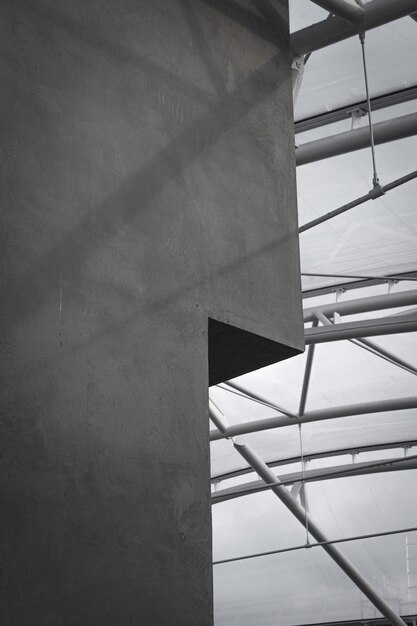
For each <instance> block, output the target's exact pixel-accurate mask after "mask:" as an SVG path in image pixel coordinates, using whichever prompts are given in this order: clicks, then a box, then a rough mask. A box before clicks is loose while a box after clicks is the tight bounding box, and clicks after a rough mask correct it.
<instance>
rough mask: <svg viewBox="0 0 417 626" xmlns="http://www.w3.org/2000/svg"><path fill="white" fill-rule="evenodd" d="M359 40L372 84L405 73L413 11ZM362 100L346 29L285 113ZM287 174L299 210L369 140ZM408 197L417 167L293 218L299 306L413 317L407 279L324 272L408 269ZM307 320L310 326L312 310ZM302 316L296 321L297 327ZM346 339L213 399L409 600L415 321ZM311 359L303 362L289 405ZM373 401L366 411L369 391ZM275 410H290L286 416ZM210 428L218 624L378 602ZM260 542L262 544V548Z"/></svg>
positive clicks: (308, 17)
mask: <svg viewBox="0 0 417 626" xmlns="http://www.w3.org/2000/svg"><path fill="white" fill-rule="evenodd" d="M289 4H290V16H291V30H292V31H296V30H299V29H300V28H303V27H305V26H308V25H310V24H312V23H314V22H317V21H321V20H322V19H325V18H326V15H327V14H326V12H325V11H323V10H322V9H320V8H319V7H318V6H316V5H315V4H313V2H309V1H307V0H290V3H289ZM366 54H367V65H368V77H369V85H370V91H371V97H375V96H379V95H382V94H389V93H391V92H394V91H397V90H399V89H403V88H405V87H410V86H415V85H417V72H416V68H417V23H416V22H415V21H413V20H412V19H410V18H405V19H401V20H398V21H396V22H394V23H392V24H389V25H387V26H384V27H380V28H378V29H375V30H373V31H370V32H369V33H367V35H366ZM364 99H365V89H364V81H363V69H362V62H361V50H360V43H359V40H358V38H357V37H353V38H351V39H348V40H346V41H344V42H341V43H339V44H336V45H333V46H330V47H327V48H324V49H323V50H320V51H317V52H314V53H313V54H312V55H311V57H310V58H309V60H308V63H307V64H306V66H305V71H304V76H303V81H302V85H301V89H300V92H299V95H298V99H297V103H296V108H295V119H296V121H299V120H302V119H306V118H310V117H313V116H316V115H319V114H322V113H324V112H326V111H332V110H335V109H337V108H339V107H342V106H347V105H351V104H354V103H356V102H361V101H363V100H364ZM416 111H417V101H416V100H412V101H409V102H406V103H402V104H398V105H395V106H391V107H389V108H384V109H380V110H378V111H375V112H374V114H373V121H374V123H377V122H379V121H383V120H386V119H391V118H394V117H397V116H400V115H406V114H409V113H414V112H416ZM352 124H353V127H354V128H356V127H358V126H366V125H367V118H366V117H365V116H364V117H361V118H360V119H358V120H355V121H354V122H352V119H351V118H348V117H346V119H345V120H342V121H340V122H337V123H334V124H328V125H325V126H320V127H319V128H315V129H314V130H309V131H307V132H303V133H297V135H296V145H301V144H303V143H306V142H308V141H313V140H315V139H319V138H322V137H327V136H329V135H332V134H335V133H339V132H344V131H347V130H350V129H351V128H352ZM416 155H417V137H413V138H408V139H402V140H398V141H394V142H391V143H387V144H385V145H379V146H376V164H377V170H378V174H379V178H380V182H381V184H382V185H383V184H386V183H388V182H390V181H392V180H394V179H396V178H399V177H401V176H403V175H405V174H408V173H409V172H411V171H412V170H413V169H416ZM297 185H298V208H299V223H300V225H301V224H304V223H306V222H308V221H310V220H312V219H314V218H316V217H318V216H320V215H323V214H325V213H327V212H328V211H330V210H332V209H335V208H337V207H339V206H341V205H343V204H345V203H347V202H349V201H351V200H353V199H355V198H356V197H358V196H361V195H363V194H365V193H367V192H368V191H369V190H370V189H371V187H372V161H371V154H370V150H369V149H366V150H360V151H356V152H352V153H349V154H346V155H342V156H338V157H334V158H331V159H326V160H323V161H318V162H315V163H311V164H309V165H304V166H301V167H298V168H297ZM416 196H417V181H414V182H410V183H407V184H406V185H403V186H402V187H399V188H397V189H395V190H393V191H391V192H389V193H387V194H386V195H385V196H383V197H381V198H379V199H377V200H373V201H370V202H367V203H365V204H362V205H360V206H358V207H356V208H354V209H352V210H350V211H348V212H346V213H344V214H343V215H341V216H338V217H336V218H333V219H331V220H329V221H328V222H326V223H324V224H322V225H319V226H317V227H315V228H312V229H311V230H309V231H306V232H305V233H301V235H300V252H301V267H302V272H304V273H311V274H317V276H304V277H303V279H302V285H303V292H304V307H305V308H311V307H318V308H319V307H321V306H323V305H324V304H330V303H334V310H335V311H337V309H338V308H339V307H340V306H341V305H343V304H344V303H346V302H350V301H352V300H356V299H360V300H362V299H367V298H373V297H375V296H378V297H380V298H382V299H383V300H386V299H387V298H388V297H389V298H390V300H389V302H392V303H393V304H392V305H391V306H390V308H385V305H384V308H379V309H378V308H376V309H375V310H370V309H367V308H366V306H365V307H364V310H363V311H362V312H358V313H355V314H353V313H350V314H344V315H343V316H342V318H339V317H338V316H337V315H336V316H335V318H334V319H333V320H330V323H332V321H333V322H335V323H336V325H337V324H339V323H353V322H355V323H359V324H360V323H362V324H363V323H364V321H365V320H368V321H369V323H370V324H376V323H377V322H378V320H380V322H381V323H385V321H386V320H388V322H391V323H392V321H393V320H394V321H395V320H397V319H398V320H401V319H405V318H402V317H401V316H402V315H404V314H405V313H408V319H411V318H410V316H411V317H412V316H414V318H415V315H416V310H417V300H416V302H415V304H414V305H413V304H409V305H408V306H396V305H395V302H396V300H395V298H397V296H398V297H399V296H400V295H401V294H404V293H406V292H407V293H409V294H413V293H415V291H416V290H417V283H416V282H415V280H414V281H412V280H402V281H389V280H380V281H366V280H361V281H355V279H354V278H340V277H337V276H335V277H332V276H331V275H335V274H340V275H343V274H360V275H366V276H370V277H372V276H378V277H381V276H382V277H384V276H388V275H398V274H404V273H408V272H417V245H416V231H417V211H416V210H415V205H416V202H415V197H416ZM320 273H322V274H327V275H330V276H321V275H319V274H320ZM415 276H417V274H416V275H415ZM412 277H413V276H410V278H412ZM368 302H369V300H368ZM410 302H411V300H410ZM317 324H318V325H317V331H318V332H320V333H323V332H324V331H323V320H321V322H317ZM311 327H312V323H311V321H310V322H307V323H306V329H307V328H311ZM351 339H353V341H352V340H348V339H344V340H339V341H330V342H324V343H317V345H315V347H314V348H312V345H310V346H309V347H308V348H307V349H306V352H305V353H304V354H302V355H300V356H298V357H295V358H292V359H290V360H288V361H285V362H282V363H277V364H275V365H272V366H270V367H268V368H264V369H262V370H258V371H256V372H252V373H250V374H247V375H245V376H243V377H241V378H240V379H236V380H235V381H232V382H233V383H236V384H237V385H238V386H239V388H236V387H233V388H232V387H229V386H228V385H227V384H222V385H219V386H217V387H212V388H211V389H210V398H211V400H212V401H213V402H214V405H215V406H216V407H217V409H218V410H219V411H220V412H221V414H223V419H224V421H225V423H226V426H227V428H228V429H230V433H231V434H232V435H234V433H235V431H233V429H237V430H239V429H238V428H237V427H238V426H239V428H240V431H242V430H243V431H246V432H243V433H242V432H239V433H238V440H239V441H240V442H244V443H247V444H250V446H251V447H252V448H253V450H254V451H255V452H256V453H257V455H258V456H259V457H260V458H261V459H262V461H264V462H265V463H268V464H269V465H270V466H271V467H273V471H274V473H275V474H276V476H278V477H279V479H280V480H281V481H284V482H285V484H286V485H287V486H286V487H283V488H285V489H288V490H289V491H291V492H292V494H293V496H294V498H296V499H297V502H299V503H300V504H301V505H302V506H303V507H304V508H305V510H306V511H307V518H311V519H312V520H313V519H314V521H315V522H316V524H317V525H318V526H320V528H321V530H322V531H323V533H324V534H325V535H326V536H327V537H328V538H329V539H331V540H332V541H333V540H335V541H339V540H341V539H351V540H350V541H343V542H341V543H338V544H337V545H338V547H339V550H340V551H341V552H343V554H344V555H345V556H346V557H348V558H349V559H350V561H351V562H352V563H353V564H354V565H355V566H356V568H357V569H358V570H359V571H360V572H361V574H362V575H363V576H364V577H365V578H366V580H367V581H368V582H369V583H370V584H372V586H373V588H374V589H375V590H376V591H377V592H378V594H379V595H380V596H381V597H382V598H384V599H385V600H386V601H387V602H388V603H389V605H390V606H391V607H392V609H394V611H396V612H397V613H398V614H400V615H402V616H409V615H417V531H416V530H412V529H414V528H417V472H416V468H417V408H416V407H417V401H416V396H417V394H416V391H417V379H416V371H417V333H416V332H401V333H397V334H382V335H378V336H375V337H374V336H370V337H369V339H368V337H367V338H366V339H365V341H368V342H371V347H370V346H369V345H368V346H364V345H363V344H361V343H358V339H357V338H356V339H355V338H354V337H351ZM363 339H364V338H363V337H359V341H361V340H363ZM372 346H373V348H372ZM375 349H376V350H375ZM309 354H310V357H308V355H309ZM391 357H392V358H391ZM308 358H310V359H312V360H311V376H310V381H309V386H308V393H307V396H306V404H305V408H304V411H301V412H300V411H299V410H300V398H301V397H302V388H303V381H304V379H305V372H306V364H307V360H308ZM251 394H254V395H255V396H256V397H257V399H254V398H251V397H249V396H250V395H251ZM260 399H261V400H262V401H263V403H261V402H260V401H259V400H260ZM404 399H409V400H406V401H405V400H404ZM384 402H385V404H383V403H384ZM404 402H405V403H406V404H404ZM378 403H382V404H379V406H378V410H375V411H374V408H375V406H374V408H373V409H372V412H371V408H370V407H371V404H373V405H376V404H378ZM358 405H361V406H360V407H358ZM352 407H353V410H352ZM355 407H356V409H357V410H355ZM279 409H281V411H280V410H279ZM283 411H284V412H285V413H288V414H290V415H293V416H295V417H297V415H300V414H302V415H303V418H302V419H301V420H297V419H295V418H294V417H293V418H291V417H290V418H288V419H287V418H286V417H285V415H284V414H283ZM349 413H354V414H349ZM323 415H324V417H323ZM318 417H321V419H318ZM282 418H283V419H284V420H285V419H286V422H285V423H283V424H281V423H279V420H280V419H281V421H282ZM303 419H304V422H303V423H302V425H301V427H299V421H303ZM265 420H275V422H274V425H275V427H269V428H265V429H263V430H259V431H258V432H256V429H257V428H259V425H265ZM277 420H278V421H277ZM292 422H293V423H292ZM278 424H279V427H277V425H278ZM240 425H243V426H242V428H241V427H240ZM248 425H249V428H248V427H247V426H248ZM210 428H211V432H212V435H213V437H212V438H213V441H212V442H211V462H212V477H213V487H212V497H213V506H212V514H213V560H214V570H213V571H214V593H215V624H216V626H234V625H236V626H237V625H239V626H302V625H303V626H304V625H306V624H323V623H333V622H338V621H348V620H364V621H365V620H367V619H372V618H377V617H381V614H380V613H379V612H378V611H377V610H376V609H375V607H374V606H373V605H372V604H371V603H370V602H369V601H368V600H367V599H366V598H365V596H364V595H363V594H362V593H361V592H360V591H359V589H358V588H357V587H356V586H355V585H354V584H353V582H352V581H351V580H350V579H349V578H348V577H347V576H346V575H345V574H344V573H343V572H342V570H341V569H340V568H339V567H338V566H337V565H336V564H335V563H334V561H333V560H332V559H331V558H330V556H329V555H328V554H327V553H326V552H325V551H324V550H323V548H322V547H321V546H314V545H311V544H315V543H316V540H315V539H314V538H313V537H312V536H311V535H310V534H309V533H308V532H307V531H306V529H305V528H304V527H303V526H302V525H301V524H300V523H299V522H298V521H297V520H296V518H295V517H294V515H293V514H292V513H291V512H290V511H289V510H288V509H287V508H286V507H285V505H284V504H283V503H282V502H281V500H279V499H278V498H277V497H276V495H275V494H274V492H273V491H272V490H270V489H263V490H260V488H261V487H262V485H263V484H264V483H263V482H262V481H261V480H260V479H259V476H258V475H257V474H256V473H255V472H254V471H253V469H252V468H251V467H250V466H249V465H248V462H247V461H246V460H245V459H244V458H243V457H242V456H240V455H239V454H238V452H237V450H236V449H235V447H234V445H233V441H234V439H230V438H229V439H226V438H224V437H222V436H221V435H220V434H219V433H218V430H217V428H216V426H215V424H214V423H210ZM253 431H255V432H253ZM228 432H229V431H228ZM404 529H408V530H407V532H397V531H402V530H404ZM378 534H379V535H378ZM369 535H377V536H369ZM306 545H307V546H308V545H311V547H307V548H306V547H305V546H306ZM334 545H336V544H334ZM289 549H290V550H289ZM265 552H268V553H270V554H267V555H260V553H265ZM242 557H244V558H242ZM246 557H249V558H246ZM236 559H240V560H236ZM221 561H222V562H221ZM224 561H225V562H224Z"/></svg>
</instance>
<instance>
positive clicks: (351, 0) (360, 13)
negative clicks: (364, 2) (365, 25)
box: [312, 0, 365, 25]
mask: <svg viewBox="0 0 417 626" xmlns="http://www.w3.org/2000/svg"><path fill="white" fill-rule="evenodd" d="M312 1H313V2H314V4H317V5H318V6H319V7H321V8H322V9H324V10H325V11H329V13H333V14H334V15H337V16H338V17H340V18H341V19H342V20H345V21H347V22H349V23H350V24H354V25H355V24H362V22H363V20H364V17H365V14H364V10H363V8H362V7H360V6H359V5H358V4H356V2H355V0H312Z"/></svg>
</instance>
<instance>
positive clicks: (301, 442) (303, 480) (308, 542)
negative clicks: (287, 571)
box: [298, 424, 310, 546]
mask: <svg viewBox="0 0 417 626" xmlns="http://www.w3.org/2000/svg"><path fill="white" fill-rule="evenodd" d="M298 436H299V439H300V459H301V485H302V487H301V488H302V490H303V491H304V505H305V506H304V510H305V514H306V546H308V545H310V539H309V530H308V509H307V498H306V492H305V488H306V483H305V471H304V452H303V437H302V434H301V424H298Z"/></svg>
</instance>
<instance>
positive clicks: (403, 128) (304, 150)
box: [295, 113, 417, 166]
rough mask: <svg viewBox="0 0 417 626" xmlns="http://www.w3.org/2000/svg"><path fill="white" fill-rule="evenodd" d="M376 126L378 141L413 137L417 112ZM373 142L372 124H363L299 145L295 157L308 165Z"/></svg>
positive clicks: (374, 126) (385, 141)
mask: <svg viewBox="0 0 417 626" xmlns="http://www.w3.org/2000/svg"><path fill="white" fill-rule="evenodd" d="M373 130H374V141H375V144H376V145H378V144H383V143H388V142H389V141H396V140H397V139H404V138H405V137H412V136H414V135H417V113H410V114H408V115H401V116H400V117H396V118H393V119H390V120H386V121H384V122H378V123H377V124H374V125H373ZM370 145H371V140H370V128H369V126H363V127H362V128H357V129H355V130H348V131H346V132H344V133H338V134H337V135H330V136H328V137H324V138H323V139H316V140H315V141H309V142H308V143H304V144H301V145H299V146H298V147H297V148H296V151H295V161H296V164H297V165H298V166H300V165H306V164H308V163H314V162H315V161H321V160H323V159H329V158H331V157H335V156H338V155H340V154H347V153H348V152H353V151H355V150H362V149H363V148H368V147H369V146H370Z"/></svg>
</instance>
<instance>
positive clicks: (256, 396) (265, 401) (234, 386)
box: [223, 380, 297, 419]
mask: <svg viewBox="0 0 417 626" xmlns="http://www.w3.org/2000/svg"><path fill="white" fill-rule="evenodd" d="M223 384H224V385H227V386H228V387H231V388H232V389H236V390H237V391H240V392H241V393H243V394H244V395H245V396H248V397H249V398H251V399H252V400H255V401H257V402H260V403H261V404H264V405H265V406H267V407H270V408H271V409H274V410H275V411H279V412H280V413H282V414H283V415H286V416H287V417H291V418H293V419H296V418H297V415H296V414H295V413H291V412H290V411H287V410H286V409H283V408H282V407H280V406H278V404H275V403H274V402H271V401H270V400H268V399H267V398H264V397H263V396H261V395H259V394H257V393H255V392H253V391H250V390H249V389H247V388H246V387H244V386H243V385H242V384H240V383H237V382H235V381H230V380H228V381H227V382H225V383H223Z"/></svg>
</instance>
